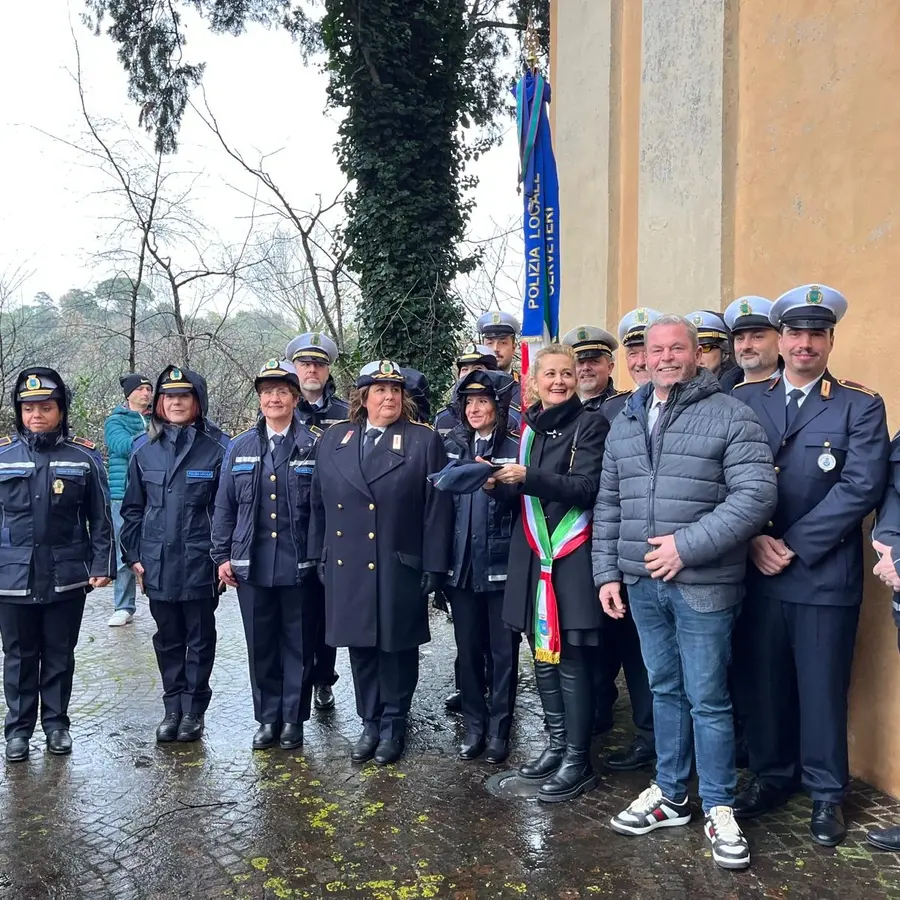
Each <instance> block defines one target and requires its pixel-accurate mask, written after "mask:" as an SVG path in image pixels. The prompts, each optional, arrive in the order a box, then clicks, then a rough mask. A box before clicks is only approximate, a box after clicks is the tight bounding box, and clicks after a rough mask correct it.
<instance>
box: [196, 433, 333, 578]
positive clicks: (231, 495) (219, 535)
mask: <svg viewBox="0 0 900 900" xmlns="http://www.w3.org/2000/svg"><path fill="white" fill-rule="evenodd" d="M321 433H322V432H321V431H320V429H318V428H316V427H315V426H307V425H303V424H302V423H300V422H298V421H297V418H296V417H295V418H294V424H293V426H292V428H291V430H290V432H289V433H288V436H287V439H286V440H285V444H289V445H290V446H289V447H284V463H285V464H286V465H287V467H288V468H287V471H286V472H285V473H284V476H283V477H284V478H285V479H286V485H287V487H286V490H287V508H288V509H289V510H290V511H291V516H290V518H289V521H288V522H287V523H286V524H287V528H288V531H289V534H290V538H291V546H292V548H293V553H292V554H291V555H292V560H291V567H292V569H293V578H294V583H295V584H299V583H300V581H301V580H303V578H304V577H305V576H306V570H307V569H309V568H312V566H313V564H311V563H310V562H309V560H310V557H309V554H308V553H307V531H308V528H309V497H310V484H311V482H312V477H313V471H314V469H315V465H316V443H317V440H318V435H320V434H321ZM268 447H269V438H268V432H267V430H266V420H265V419H260V420H259V421H258V422H257V423H256V425H255V426H254V427H253V428H251V429H249V430H248V431H245V432H243V433H242V434H239V435H238V436H237V437H236V438H234V440H232V442H231V444H230V445H229V447H228V452H227V453H226V455H225V461H224V463H223V466H222V478H221V481H220V483H219V491H218V493H217V495H216V509H215V514H214V516H213V540H212V559H213V561H214V562H215V564H216V565H217V566H219V565H221V564H222V563H224V562H229V561H230V562H231V567H232V569H233V570H234V574H235V576H236V577H237V579H238V581H243V582H249V583H251V584H263V585H265V584H267V583H268V582H270V581H271V574H270V573H264V572H263V571H262V570H263V568H264V567H266V566H267V564H268V562H269V561H268V560H267V559H266V558H265V556H264V555H263V554H260V553H259V552H258V551H259V541H265V540H266V539H267V538H268V534H270V533H267V534H263V535H259V534H257V532H258V531H259V530H260V529H259V528H258V523H259V512H260V510H261V509H262V508H264V507H267V505H268V504H269V503H273V502H274V503H277V500H278V497H277V484H278V482H277V476H276V481H275V482H273V481H272V480H271V478H272V473H270V474H269V475H266V474H265V473H264V472H263V469H264V465H263V461H264V458H265V455H266V453H267V452H268ZM273 492H274V493H275V494H276V501H272V499H271V497H272V494H273ZM272 509H273V511H274V510H276V509H277V507H276V506H274V505H273V506H272ZM276 515H277V512H276ZM278 531H279V529H278V528H276V529H275V532H276V534H277V533H278ZM282 537H284V535H282ZM268 539H270V540H271V538H268ZM257 569H259V571H257ZM267 575H268V577H267Z"/></svg>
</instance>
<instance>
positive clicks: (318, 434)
mask: <svg viewBox="0 0 900 900" xmlns="http://www.w3.org/2000/svg"><path fill="white" fill-rule="evenodd" d="M306 427H307V428H308V429H309V430H310V431H311V432H312V433H313V434H314V435H315V436H316V437H321V436H322V435H323V434H325V432H324V431H323V430H322V429H321V428H319V426H318V425H307V426H306Z"/></svg>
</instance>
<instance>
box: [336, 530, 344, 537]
mask: <svg viewBox="0 0 900 900" xmlns="http://www.w3.org/2000/svg"><path fill="white" fill-rule="evenodd" d="M335 534H336V535H337V536H338V537H343V536H344V532H343V531H336V532H335Z"/></svg>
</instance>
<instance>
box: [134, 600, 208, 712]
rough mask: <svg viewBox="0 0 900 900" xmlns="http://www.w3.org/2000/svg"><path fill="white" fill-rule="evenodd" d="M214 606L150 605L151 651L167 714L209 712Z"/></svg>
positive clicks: (156, 602) (199, 603) (201, 603)
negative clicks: (160, 681) (154, 659)
mask: <svg viewBox="0 0 900 900" xmlns="http://www.w3.org/2000/svg"><path fill="white" fill-rule="evenodd" d="M218 605H219V598H218V597H207V598H204V599H203V600H182V601H179V602H177V603H174V602H168V601H164V600H151V601H150V614H151V615H152V616H153V619H154V621H155V622H156V634H154V635H153V649H154V650H155V651H156V664H157V665H158V666H159V674H160V676H161V677H162V684H163V706H164V707H165V710H166V712H167V713H191V714H192V715H195V716H202V715H203V714H204V713H205V712H206V710H207V709H208V708H209V701H210V699H211V698H212V691H211V690H210V688H209V678H210V675H212V669H213V663H214V662H215V659H216V608H217V607H218Z"/></svg>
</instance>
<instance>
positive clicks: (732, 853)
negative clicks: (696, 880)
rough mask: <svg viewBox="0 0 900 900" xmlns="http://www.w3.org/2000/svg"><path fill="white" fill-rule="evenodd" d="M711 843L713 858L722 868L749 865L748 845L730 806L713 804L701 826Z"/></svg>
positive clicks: (739, 867) (741, 867) (736, 867)
mask: <svg viewBox="0 0 900 900" xmlns="http://www.w3.org/2000/svg"><path fill="white" fill-rule="evenodd" d="M703 830H704V831H705V832H706V837H707V838H708V839H709V843H710V844H711V845H712V855H713V860H714V861H715V863H716V865H717V866H720V867H721V868H723V869H746V868H747V866H749V865H750V845H749V844H748V843H747V838H745V837H744V835H743V832H742V831H741V827H740V825H738V823H737V821H736V820H735V818H734V810H733V809H732V808H731V807H730V806H714V807H713V808H712V809H711V810H710V811H709V812H708V813H707V814H706V822H705V824H704V826H703Z"/></svg>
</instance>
